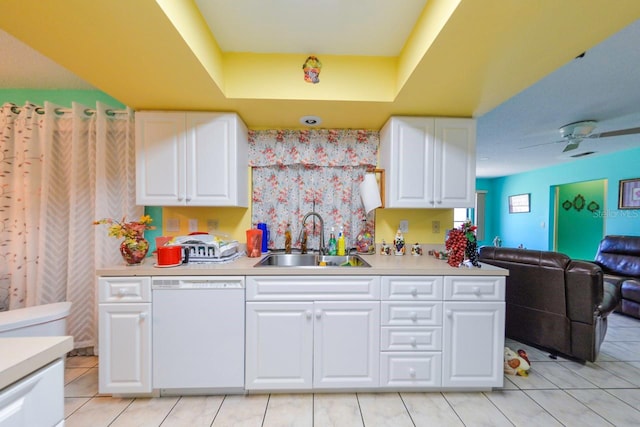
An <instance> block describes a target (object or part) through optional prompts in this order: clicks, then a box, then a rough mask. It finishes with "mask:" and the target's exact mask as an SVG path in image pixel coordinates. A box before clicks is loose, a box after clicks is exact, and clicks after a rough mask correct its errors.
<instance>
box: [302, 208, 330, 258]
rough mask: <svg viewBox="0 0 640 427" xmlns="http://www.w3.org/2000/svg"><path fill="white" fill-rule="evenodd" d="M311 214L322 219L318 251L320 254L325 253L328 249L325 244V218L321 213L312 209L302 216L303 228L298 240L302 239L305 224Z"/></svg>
mask: <svg viewBox="0 0 640 427" xmlns="http://www.w3.org/2000/svg"><path fill="white" fill-rule="evenodd" d="M310 216H316V217H318V219H319V220H320V241H319V242H318V253H319V254H320V255H324V254H325V250H326V249H325V246H324V220H323V219H322V217H321V216H320V214H319V213H317V212H313V211H312V212H309V213H307V214H306V215H305V216H304V218H302V230H301V231H300V238H299V239H298V240H302V233H304V225H305V223H306V222H307V218H309V217H310Z"/></svg>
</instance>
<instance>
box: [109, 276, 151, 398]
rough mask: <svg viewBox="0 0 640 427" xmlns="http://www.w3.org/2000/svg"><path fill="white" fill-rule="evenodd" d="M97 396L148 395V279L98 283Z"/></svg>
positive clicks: (149, 296) (122, 279) (132, 278)
mask: <svg viewBox="0 0 640 427" xmlns="http://www.w3.org/2000/svg"><path fill="white" fill-rule="evenodd" d="M98 286H99V290H98V295H99V304H98V317H99V322H98V323H99V332H98V338H99V344H100V346H99V357H100V364H99V367H98V370H99V372H98V374H99V375H98V376H99V385H98V390H99V392H100V393H105V394H129V393H131V394H136V393H150V392H151V391H152V384H151V279H150V277H104V278H100V279H99V280H98Z"/></svg>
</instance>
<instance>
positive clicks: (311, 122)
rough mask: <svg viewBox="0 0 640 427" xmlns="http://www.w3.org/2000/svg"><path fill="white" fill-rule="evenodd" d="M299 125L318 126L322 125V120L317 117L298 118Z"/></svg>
mask: <svg viewBox="0 0 640 427" xmlns="http://www.w3.org/2000/svg"><path fill="white" fill-rule="evenodd" d="M300 123H302V124H303V125H305V126H318V125H319V124H320V123H322V119H321V118H320V117H318V116H303V117H300Z"/></svg>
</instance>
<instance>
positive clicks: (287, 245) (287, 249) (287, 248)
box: [284, 223, 291, 254]
mask: <svg viewBox="0 0 640 427" xmlns="http://www.w3.org/2000/svg"><path fill="white" fill-rule="evenodd" d="M284 253H285V254H290V253H291V224H289V223H287V228H286V229H285V230H284Z"/></svg>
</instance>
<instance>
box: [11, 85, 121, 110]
mask: <svg viewBox="0 0 640 427" xmlns="http://www.w3.org/2000/svg"><path fill="white" fill-rule="evenodd" d="M27 101H29V102H31V103H33V104H36V105H44V102H45V101H49V102H52V103H54V104H57V105H60V106H61V107H71V103H72V102H79V103H80V104H83V105H86V106H87V107H91V106H94V105H95V104H96V102H98V101H100V102H102V103H104V104H107V105H109V106H111V107H113V108H124V107H125V105H124V104H122V103H121V102H120V101H118V100H116V99H115V98H112V97H110V96H109V95H107V94H106V93H104V92H100V91H99V90H39V89H0V104H4V103H5V102H10V103H13V104H16V105H23V104H24V103H26V102H27Z"/></svg>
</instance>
